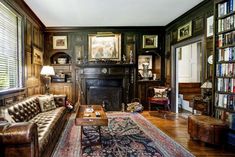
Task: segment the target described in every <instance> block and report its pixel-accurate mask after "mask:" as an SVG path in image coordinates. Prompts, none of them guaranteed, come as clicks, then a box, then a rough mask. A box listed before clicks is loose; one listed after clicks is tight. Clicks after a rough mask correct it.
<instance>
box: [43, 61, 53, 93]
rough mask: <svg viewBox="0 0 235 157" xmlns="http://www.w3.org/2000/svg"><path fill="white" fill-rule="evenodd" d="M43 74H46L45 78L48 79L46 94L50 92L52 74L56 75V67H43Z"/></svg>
mask: <svg viewBox="0 0 235 157" xmlns="http://www.w3.org/2000/svg"><path fill="white" fill-rule="evenodd" d="M40 74H41V75H45V80H46V83H45V84H46V94H49V89H50V87H49V83H50V81H51V78H50V76H51V75H55V71H54V68H53V67H52V66H48V65H47V66H43V67H42V70H41V72H40Z"/></svg>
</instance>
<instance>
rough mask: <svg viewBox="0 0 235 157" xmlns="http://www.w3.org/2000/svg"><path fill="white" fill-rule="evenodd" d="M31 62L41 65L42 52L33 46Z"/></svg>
mask: <svg viewBox="0 0 235 157" xmlns="http://www.w3.org/2000/svg"><path fill="white" fill-rule="evenodd" d="M33 64H38V65H43V53H42V51H40V50H39V49H37V48H35V47H34V48H33Z"/></svg>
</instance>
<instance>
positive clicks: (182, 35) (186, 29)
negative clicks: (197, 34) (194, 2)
mask: <svg viewBox="0 0 235 157" xmlns="http://www.w3.org/2000/svg"><path fill="white" fill-rule="evenodd" d="M191 36H192V21H190V22H188V23H186V24H185V25H183V26H181V27H179V28H178V38H177V40H178V41H180V40H183V39H186V38H188V37H191Z"/></svg>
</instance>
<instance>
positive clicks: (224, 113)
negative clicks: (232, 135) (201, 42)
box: [214, 0, 235, 130]
mask: <svg viewBox="0 0 235 157" xmlns="http://www.w3.org/2000/svg"><path fill="white" fill-rule="evenodd" d="M214 63H215V79H214V83H215V86H214V87H215V88H214V90H215V101H214V102H215V117H216V118H219V119H222V120H225V121H226V122H227V123H228V124H229V125H230V129H231V130H234V123H235V0H216V1H215V61H214Z"/></svg>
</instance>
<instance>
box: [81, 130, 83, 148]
mask: <svg viewBox="0 0 235 157" xmlns="http://www.w3.org/2000/svg"><path fill="white" fill-rule="evenodd" d="M82 133H83V126H81V148H82Z"/></svg>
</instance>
